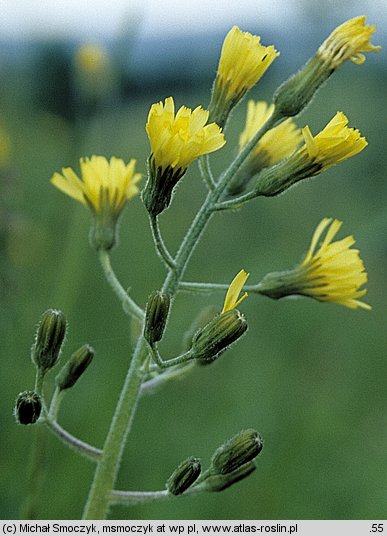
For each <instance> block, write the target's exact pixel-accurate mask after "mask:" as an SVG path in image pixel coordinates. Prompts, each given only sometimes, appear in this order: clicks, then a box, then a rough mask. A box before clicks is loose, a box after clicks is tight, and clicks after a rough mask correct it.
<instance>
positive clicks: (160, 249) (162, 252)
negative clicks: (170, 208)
mask: <svg viewBox="0 0 387 536" xmlns="http://www.w3.org/2000/svg"><path fill="white" fill-rule="evenodd" d="M149 221H150V226H151V229H152V235H153V240H154V243H155V246H156V251H157V253H158V255H159V257H160V259H161V260H162V261H163V263H164V264H165V265H166V267H167V268H170V269H171V270H173V269H174V268H175V261H174V260H173V257H172V255H171V254H170V253H169V251H168V249H167V247H166V245H165V243H164V240H163V237H162V236H161V232H160V227H159V221H158V219H157V216H152V215H149Z"/></svg>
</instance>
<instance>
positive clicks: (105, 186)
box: [51, 156, 141, 214]
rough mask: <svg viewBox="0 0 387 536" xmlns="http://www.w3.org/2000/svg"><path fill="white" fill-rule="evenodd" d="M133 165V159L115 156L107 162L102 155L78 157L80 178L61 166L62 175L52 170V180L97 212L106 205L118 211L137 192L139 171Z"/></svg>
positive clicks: (134, 163) (58, 186) (65, 191)
mask: <svg viewBox="0 0 387 536" xmlns="http://www.w3.org/2000/svg"><path fill="white" fill-rule="evenodd" d="M135 165H136V161H135V160H133V159H132V160H131V161H130V162H129V164H125V163H124V161H123V160H121V159H120V158H115V157H114V156H113V157H112V158H111V159H110V162H109V161H108V160H107V159H106V158H105V157H104V156H92V157H91V158H81V160H80V167H81V177H82V179H80V178H79V177H78V176H77V174H76V173H75V172H74V171H73V170H72V168H70V167H68V168H63V169H62V175H61V174H60V173H54V175H53V177H52V179H51V182H52V183H53V185H54V186H56V187H57V188H59V190H61V191H62V192H64V193H65V194H67V195H69V196H70V197H72V198H73V199H76V200H77V201H79V202H80V203H82V204H83V205H85V206H87V207H89V208H90V209H91V210H92V211H93V212H94V213H96V214H98V213H100V212H102V211H104V210H106V208H108V209H109V211H112V212H113V213H115V214H117V213H118V214H119V213H120V212H121V211H122V209H123V208H124V206H125V203H126V201H127V200H128V199H131V198H132V197H134V196H135V195H136V194H137V193H138V192H139V190H138V186H137V183H138V181H139V180H140V179H141V174H140V173H135ZM106 205H107V206H108V207H107V206H106Z"/></svg>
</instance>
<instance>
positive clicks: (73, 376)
mask: <svg viewBox="0 0 387 536" xmlns="http://www.w3.org/2000/svg"><path fill="white" fill-rule="evenodd" d="M94 354H95V351H94V349H93V348H92V347H91V346H89V345H88V344H84V345H83V346H81V347H80V348H79V349H78V350H77V351H76V352H74V353H73V355H72V356H71V357H70V359H69V360H68V361H67V363H66V364H65V365H64V367H63V368H62V370H61V371H60V372H59V374H58V375H57V377H56V378H55V383H56V385H57V387H58V388H59V389H60V390H61V391H63V389H69V388H70V387H72V386H73V385H75V383H76V382H77V381H78V379H79V378H80V377H81V376H82V374H83V373H84V372H85V370H86V369H87V367H88V366H89V365H90V363H91V362H92V360H93V357H94Z"/></svg>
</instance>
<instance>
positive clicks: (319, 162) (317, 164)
mask: <svg viewBox="0 0 387 536" xmlns="http://www.w3.org/2000/svg"><path fill="white" fill-rule="evenodd" d="M347 124H348V119H347V118H346V116H345V115H344V114H343V113H342V112H337V114H336V115H335V116H334V117H333V119H332V120H331V121H330V122H329V123H328V124H327V125H326V127H325V128H324V129H323V130H322V131H321V132H320V133H319V134H317V135H316V136H314V137H313V136H312V134H311V132H310V129H309V127H307V126H306V127H305V128H303V129H302V135H303V137H304V141H305V143H304V144H303V145H302V146H301V147H300V148H299V149H297V150H296V151H295V152H294V153H293V154H292V155H290V156H289V157H288V158H286V159H284V160H281V162H279V163H278V164H276V165H275V166H274V167H271V168H267V169H264V170H263V171H262V172H261V173H260V175H259V176H258V180H257V184H256V191H257V192H259V194H260V195H266V196H272V195H278V194H280V193H281V192H284V191H285V190H287V189H288V188H290V187H291V186H292V185H293V184H296V183H297V182H299V181H301V180H303V179H306V178H308V177H313V176H315V175H318V174H319V173H321V172H322V171H324V170H325V169H327V168H329V167H330V166H333V165H335V164H338V163H339V162H342V161H343V160H346V159H347V158H349V157H351V156H354V155H356V154H357V153H359V152H360V151H362V150H363V149H364V147H366V146H367V145H368V144H367V141H366V139H365V138H363V137H361V136H360V132H359V131H358V130H357V129H355V128H349V127H348V126H347Z"/></svg>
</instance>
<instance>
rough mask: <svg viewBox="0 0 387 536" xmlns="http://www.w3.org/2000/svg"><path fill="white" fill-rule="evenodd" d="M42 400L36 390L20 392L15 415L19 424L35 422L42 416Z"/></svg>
mask: <svg viewBox="0 0 387 536" xmlns="http://www.w3.org/2000/svg"><path fill="white" fill-rule="evenodd" d="M41 411H42V402H41V400H40V396H39V395H38V394H37V393H35V391H23V392H22V393H19V394H18V397H17V399H16V403H15V410H14V413H15V417H16V420H17V422H18V423H19V424H34V423H35V422H36V421H37V420H38V419H39V417H40V413H41Z"/></svg>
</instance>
